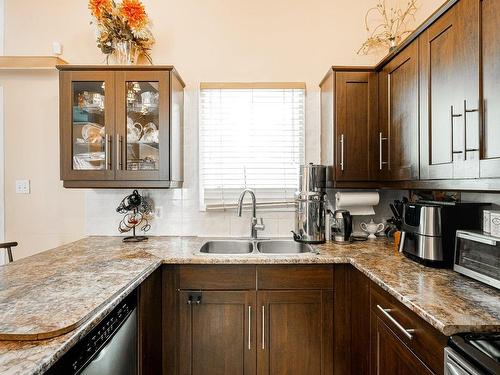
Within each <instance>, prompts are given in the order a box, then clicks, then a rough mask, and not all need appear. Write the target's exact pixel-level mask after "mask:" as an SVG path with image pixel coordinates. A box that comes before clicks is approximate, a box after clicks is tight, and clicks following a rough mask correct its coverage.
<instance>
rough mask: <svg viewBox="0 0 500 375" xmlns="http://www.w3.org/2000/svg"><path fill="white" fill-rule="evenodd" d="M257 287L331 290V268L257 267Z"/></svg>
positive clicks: (315, 266) (324, 266)
mask: <svg viewBox="0 0 500 375" xmlns="http://www.w3.org/2000/svg"><path fill="white" fill-rule="evenodd" d="M257 287H258V289H333V266H331V265H279V266H258V267H257Z"/></svg>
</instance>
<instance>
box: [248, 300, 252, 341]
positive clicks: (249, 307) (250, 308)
mask: <svg viewBox="0 0 500 375" xmlns="http://www.w3.org/2000/svg"><path fill="white" fill-rule="evenodd" d="M251 332H252V306H248V350H252V339H251V337H252V336H251V335H252V334H251Z"/></svg>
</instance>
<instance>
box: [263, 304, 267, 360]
mask: <svg viewBox="0 0 500 375" xmlns="http://www.w3.org/2000/svg"><path fill="white" fill-rule="evenodd" d="M265 334H266V308H265V307H264V305H262V350H264V349H265V347H266V346H265V342H266V340H265Z"/></svg>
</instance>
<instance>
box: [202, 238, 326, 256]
mask: <svg viewBox="0 0 500 375" xmlns="http://www.w3.org/2000/svg"><path fill="white" fill-rule="evenodd" d="M199 252H200V253H202V254H214V255H215V254H219V255H221V254H227V255H245V254H275V255H280V254H281V255H287V254H288V255H289V254H308V253H316V252H315V251H314V249H313V248H312V247H311V246H310V245H308V244H303V243H299V242H295V241H293V240H265V239H257V240H213V241H208V242H206V243H204V244H203V246H202V247H201V249H200V250H199Z"/></svg>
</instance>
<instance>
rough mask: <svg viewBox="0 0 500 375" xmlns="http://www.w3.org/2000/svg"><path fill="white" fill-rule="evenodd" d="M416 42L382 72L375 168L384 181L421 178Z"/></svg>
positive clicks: (380, 77) (417, 52) (380, 74)
mask: <svg viewBox="0 0 500 375" xmlns="http://www.w3.org/2000/svg"><path fill="white" fill-rule="evenodd" d="M418 54H419V51H418V41H414V42H413V43H411V44H410V45H409V46H408V47H406V48H405V49H404V50H403V51H402V52H401V53H399V54H398V55H397V56H396V57H395V58H394V59H392V60H391V61H390V62H389V63H387V64H386V65H385V66H384V67H383V68H382V70H381V71H380V72H379V132H378V139H377V140H378V148H377V157H378V165H377V167H376V168H375V169H376V170H377V171H378V173H379V175H378V178H379V179H381V180H394V181H411V180H417V179H418V178H419V150H418V147H419V143H418V132H419V113H418V108H419V107H418V105H419V87H418V79H419V70H418V69H419V65H418V57H419V55H418Z"/></svg>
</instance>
